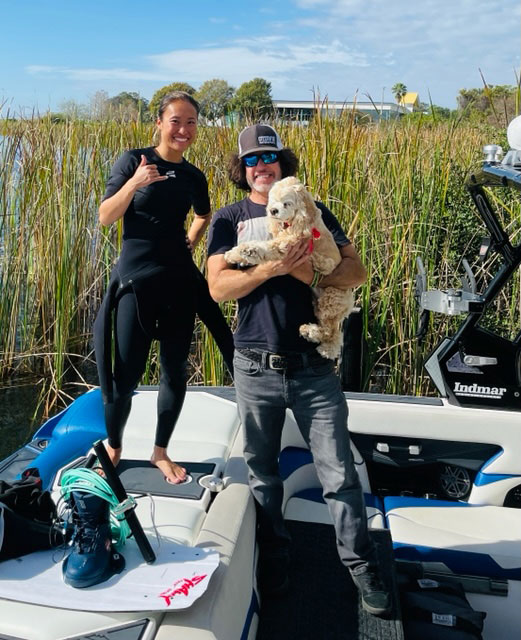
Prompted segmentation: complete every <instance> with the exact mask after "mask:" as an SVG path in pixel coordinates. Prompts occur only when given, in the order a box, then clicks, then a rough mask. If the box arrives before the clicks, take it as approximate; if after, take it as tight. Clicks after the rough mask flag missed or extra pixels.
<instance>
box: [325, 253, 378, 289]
mask: <svg viewBox="0 0 521 640" xmlns="http://www.w3.org/2000/svg"><path fill="white" fill-rule="evenodd" d="M340 255H341V256H342V261H341V262H340V264H339V265H338V266H337V268H336V269H335V270H334V271H332V272H331V273H330V274H329V275H328V276H324V277H323V278H322V280H320V286H321V287H337V288H338V289H350V288H352V287H358V286H359V285H361V284H364V282H365V281H366V280H367V270H366V268H365V267H364V265H363V264H362V261H361V260H360V256H359V255H358V253H357V252H356V249H355V248H354V247H353V245H352V244H348V245H345V246H343V247H340Z"/></svg>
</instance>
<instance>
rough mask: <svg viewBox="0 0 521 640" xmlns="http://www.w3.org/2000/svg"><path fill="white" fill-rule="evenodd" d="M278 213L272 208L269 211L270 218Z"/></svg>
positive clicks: (275, 208)
mask: <svg viewBox="0 0 521 640" xmlns="http://www.w3.org/2000/svg"><path fill="white" fill-rule="evenodd" d="M278 212H279V210H278V209H277V207H272V208H271V209H270V214H271V215H272V216H276V215H277V213H278Z"/></svg>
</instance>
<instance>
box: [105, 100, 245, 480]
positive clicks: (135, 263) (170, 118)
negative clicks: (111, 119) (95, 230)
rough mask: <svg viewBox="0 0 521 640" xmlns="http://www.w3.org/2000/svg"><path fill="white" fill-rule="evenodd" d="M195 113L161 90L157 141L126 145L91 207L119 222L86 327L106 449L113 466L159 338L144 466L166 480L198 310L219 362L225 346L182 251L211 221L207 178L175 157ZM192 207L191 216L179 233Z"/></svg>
mask: <svg viewBox="0 0 521 640" xmlns="http://www.w3.org/2000/svg"><path fill="white" fill-rule="evenodd" d="M198 113H199V105H198V104H197V102H196V101H195V100H194V99H193V98H192V97H191V96H190V95H189V94H187V93H184V92H182V91H176V92H172V93H170V94H168V95H166V96H165V97H164V98H163V100H162V101H161V104H160V107H159V113H158V118H157V129H158V133H159V144H158V145H157V146H156V147H147V148H145V149H133V150H131V151H127V152H126V153H124V154H123V155H122V156H121V157H120V158H119V160H117V162H116V163H115V165H114V166H113V168H112V171H111V174H110V177H109V180H108V183H107V187H106V191H105V195H104V197H103V201H102V203H101V206H100V208H99V219H100V222H101V223H102V224H103V225H110V224H112V223H113V222H115V221H116V220H119V219H120V218H123V247H122V251H121V255H120V257H119V260H118V262H117V264H116V266H115V267H114V270H113V272H112V274H111V279H110V283H109V287H108V290H107V293H106V295H105V298H104V300H103V303H102V306H101V308H100V311H99V313H98V316H97V318H96V322H95V324H94V346H95V351H96V362H97V366H98V373H99V379H100V386H101V391H102V395H103V402H104V408H105V422H106V427H107V435H108V447H107V450H108V453H109V456H110V458H111V460H112V462H113V463H114V464H117V463H118V462H119V459H120V457H121V446H122V445H121V438H122V434H123V429H124V426H125V423H126V420H127V418H128V415H129V412H130V406H131V400H132V394H133V392H134V390H135V388H136V386H137V385H138V383H139V381H140V379H141V376H142V375H143V372H144V370H145V366H146V361H147V358H148V354H149V351H150V345H151V342H152V340H153V339H158V340H159V345H160V367H161V374H160V384H159V393H158V403H157V427H156V437H155V443H154V450H153V453H152V457H151V462H152V463H153V464H155V465H156V466H157V467H158V468H159V469H160V470H161V471H162V472H163V474H164V475H165V477H166V478H167V480H169V481H170V482H173V483H179V482H182V481H183V479H184V478H185V475H186V471H185V469H183V468H182V467H181V466H179V465H178V464H176V463H175V462H173V461H172V460H171V459H170V458H169V457H168V455H167V452H166V448H167V445H168V442H169V439H170V436H171V435H172V432H173V429H174V426H175V424H176V421H177V419H178V417H179V413H180V411H181V408H182V406H183V401H184V397H185V393H186V362H187V358H188V353H189V350H190V343H191V339H192V333H193V328H194V318H195V313H196V311H197V310H198V309H199V311H200V315H201V318H202V319H203V321H205V323H206V324H210V325H212V324H213V326H209V328H210V330H211V331H212V333H213V334H214V337H215V338H216V341H217V343H218V345H219V347H220V348H221V350H222V351H223V354H224V357H225V361H226V362H227V363H229V362H230V361H231V358H232V355H231V354H232V351H233V339H232V335H231V331H230V329H229V328H228V327H227V325H226V322H225V320H224V318H223V317H222V314H221V313H220V311H219V309H218V307H217V305H216V304H215V303H214V302H213V301H212V300H211V299H210V297H209V294H208V289H207V285H206V281H205V280H204V278H203V277H202V275H201V273H200V272H199V270H198V269H197V267H196V266H195V265H194V263H193V260H192V256H191V249H193V247H195V246H196V244H197V243H198V242H199V240H200V239H201V238H202V236H203V234H204V231H205V229H206V227H207V226H208V223H209V222H210V201H209V198H208V185H207V182H206V178H205V176H204V174H203V173H202V172H201V171H200V170H199V169H198V168H197V167H195V166H194V165H192V164H190V163H189V162H188V161H187V160H186V159H184V158H183V153H184V152H185V151H186V149H188V147H189V146H190V145H191V144H192V143H193V142H194V140H195V137H196V134H197V116H198ZM192 207H193V209H194V220H193V223H192V225H191V227H190V229H189V231H188V234H186V233H185V228H184V223H185V220H186V216H187V214H188V212H189V211H190V209H191V208H192ZM187 237H188V242H187ZM205 314H206V316H207V317H206V319H205V318H204V317H203V316H204V315H205ZM208 318H210V323H209V322H208ZM113 342H114V344H112V343H113ZM112 352H114V364H112ZM229 366H230V365H229Z"/></svg>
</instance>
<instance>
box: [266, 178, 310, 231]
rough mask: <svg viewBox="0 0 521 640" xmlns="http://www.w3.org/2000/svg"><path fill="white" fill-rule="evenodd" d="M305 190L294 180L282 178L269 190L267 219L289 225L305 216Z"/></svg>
mask: <svg viewBox="0 0 521 640" xmlns="http://www.w3.org/2000/svg"><path fill="white" fill-rule="evenodd" d="M305 194H306V189H305V187H304V185H302V184H301V183H300V182H299V181H298V180H297V179H296V178H293V177H289V178H284V179H283V180H279V182H276V183H275V184H274V185H273V187H272V188H271V189H270V193H269V198H268V205H267V207H266V212H267V215H268V217H269V218H272V219H276V220H278V221H279V222H287V223H291V222H292V221H293V220H295V218H296V217H300V218H304V217H306V215H307V210H306V202H305V199H304V198H305Z"/></svg>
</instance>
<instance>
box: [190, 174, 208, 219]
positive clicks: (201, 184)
mask: <svg viewBox="0 0 521 640" xmlns="http://www.w3.org/2000/svg"><path fill="white" fill-rule="evenodd" d="M192 206H193V209H194V211H195V213H196V214H197V215H198V216H203V217H204V216H207V215H209V214H210V213H211V207H210V196H209V195H208V182H207V180H206V177H205V175H204V173H202V172H201V171H198V172H197V188H196V190H195V194H194V199H193V202H192Z"/></svg>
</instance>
